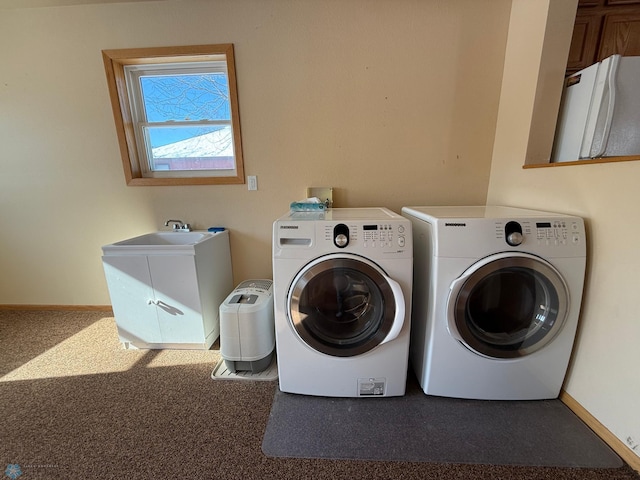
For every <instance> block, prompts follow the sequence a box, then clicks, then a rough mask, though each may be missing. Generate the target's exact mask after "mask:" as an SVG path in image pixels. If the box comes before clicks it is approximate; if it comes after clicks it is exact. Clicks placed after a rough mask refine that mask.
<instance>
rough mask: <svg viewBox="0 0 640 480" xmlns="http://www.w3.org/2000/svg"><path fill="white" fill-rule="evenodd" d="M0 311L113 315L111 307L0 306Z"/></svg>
mask: <svg viewBox="0 0 640 480" xmlns="http://www.w3.org/2000/svg"><path fill="white" fill-rule="evenodd" d="M0 310H29V311H36V310H42V311H57V312H69V311H78V312H109V313H111V314H113V310H112V309H111V305H26V304H15V305H0Z"/></svg>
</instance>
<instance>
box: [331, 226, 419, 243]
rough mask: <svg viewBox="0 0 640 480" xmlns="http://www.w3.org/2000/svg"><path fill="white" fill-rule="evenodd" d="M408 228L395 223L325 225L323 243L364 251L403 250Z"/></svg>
mask: <svg viewBox="0 0 640 480" xmlns="http://www.w3.org/2000/svg"><path fill="white" fill-rule="evenodd" d="M407 230H408V228H407V227H406V226H405V225H403V224H399V223H397V222H389V223H364V224H360V223H357V224H356V223H338V224H333V225H332V224H327V225H325V235H324V238H325V241H331V242H332V243H333V244H334V245H335V246H336V247H338V248H346V247H348V246H359V247H362V248H366V249H392V250H395V249H397V248H404V247H405V246H406V244H407V234H410V231H407Z"/></svg>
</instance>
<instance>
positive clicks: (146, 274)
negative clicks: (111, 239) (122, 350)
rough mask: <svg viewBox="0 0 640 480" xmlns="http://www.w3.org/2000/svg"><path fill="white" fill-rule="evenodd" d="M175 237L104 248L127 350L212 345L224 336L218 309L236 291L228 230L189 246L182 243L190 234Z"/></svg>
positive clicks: (121, 336) (110, 286)
mask: <svg viewBox="0 0 640 480" xmlns="http://www.w3.org/2000/svg"><path fill="white" fill-rule="evenodd" d="M171 234H172V235H176V236H179V235H184V234H183V233H180V232H176V233H173V232H171ZM138 238H143V237H138ZM175 238H176V240H178V241H177V242H175V243H171V244H163V245H158V244H149V245H144V244H141V242H140V241H139V240H138V241H131V240H128V241H122V242H117V243H114V244H112V245H106V246H104V247H102V250H103V256H102V263H103V266H104V271H105V276H106V279H107V286H108V288H109V295H110V297H111V304H112V308H113V313H114V316H115V319H116V325H117V327H118V336H119V338H120V341H121V342H122V343H123V344H124V346H125V347H126V348H154V349H155V348H180V349H209V348H210V347H211V345H212V344H213V342H214V341H215V340H216V339H217V338H218V336H219V334H220V322H219V307H220V304H221V303H222V302H224V300H225V298H226V297H227V295H228V294H229V292H231V291H232V290H233V278H232V271H231V252H230V247H229V232H228V231H224V232H219V233H204V234H203V235H202V236H201V237H199V239H198V240H197V241H195V242H194V243H187V244H184V243H180V240H182V239H186V237H182V238H178V237H175Z"/></svg>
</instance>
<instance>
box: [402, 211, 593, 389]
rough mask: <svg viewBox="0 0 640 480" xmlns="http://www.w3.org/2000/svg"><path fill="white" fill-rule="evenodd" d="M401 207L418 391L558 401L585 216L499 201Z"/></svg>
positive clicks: (579, 284)
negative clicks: (409, 256) (406, 222)
mask: <svg viewBox="0 0 640 480" xmlns="http://www.w3.org/2000/svg"><path fill="white" fill-rule="evenodd" d="M402 214H403V216H405V217H407V218H409V219H410V220H411V222H412V226H413V237H414V257H415V262H414V273H415V276H414V284H413V287H414V288H413V292H414V294H413V314H412V332H411V349H410V358H411V364H412V366H413V369H414V371H415V373H416V376H417V378H418V381H419V382H420V385H421V386H422V389H423V390H424V392H425V393H426V394H430V395H438V396H446V397H456V398H470V399H483V400H538V399H550V398H556V397H557V396H558V394H559V392H560V389H561V387H562V383H563V381H564V377H565V375H566V371H567V366H568V363H569V358H570V356H571V351H572V348H573V343H574V339H575V334H576V327H577V325H578V316H579V312H580V304H581V300H582V289H583V285H584V275H585V263H586V239H585V229H584V223H583V220H582V219H581V218H579V217H575V216H570V215H561V214H556V213H549V212H541V211H535V210H525V209H519V208H512V207H500V206H471V207H404V208H403V209H402Z"/></svg>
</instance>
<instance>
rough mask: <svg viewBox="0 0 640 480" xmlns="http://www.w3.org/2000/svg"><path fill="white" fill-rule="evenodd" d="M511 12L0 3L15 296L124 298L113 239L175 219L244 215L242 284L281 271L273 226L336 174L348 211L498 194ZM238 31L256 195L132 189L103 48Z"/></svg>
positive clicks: (233, 224) (332, 1)
mask: <svg viewBox="0 0 640 480" xmlns="http://www.w3.org/2000/svg"><path fill="white" fill-rule="evenodd" d="M59 1H60V3H67V4H68V3H78V2H77V1H75V0H73V1H70V0H69V1H68V0H59ZM49 3H51V2H49ZM88 3H95V2H94V1H91V2H88ZM35 4H42V2H35ZM509 11H510V1H509V0H501V1H495V0H485V1H477V0H458V1H456V2H450V1H448V0H432V1H423V0H346V1H344V0H323V1H317V0H286V1H285V0H216V1H207V2H204V1H196V0H193V1H192V0H184V1H172V0H167V1H159V2H138V3H111V4H102V5H100V4H93V5H71V6H62V7H51V8H19V9H3V10H0V45H2V48H0V65H2V68H1V69H0V111H1V112H2V114H1V115H0V145H2V149H1V150H0V155H1V156H2V160H1V163H2V172H1V174H0V218H1V222H2V228H0V245H2V250H3V251H2V255H0V304H58V305H61V304H81V305H87V304H108V303H109V297H108V293H107V289H106V283H105V281H104V277H103V272H102V265H101V261H100V255H101V250H100V247H101V246H102V245H104V244H108V243H111V242H113V241H117V240H121V239H124V238H128V237H130V236H133V235H136V234H141V233H145V232H148V231H153V230H156V229H159V228H160V227H161V226H162V224H163V223H164V220H166V219H168V218H180V219H183V220H184V221H188V222H190V223H192V224H194V225H195V226H196V227H197V228H207V227H209V226H212V225H223V226H226V227H228V228H229V229H230V231H231V238H232V255H233V267H234V281H235V282H236V283H237V282H239V281H241V280H244V279H247V278H256V277H269V278H270V277H271V225H272V222H273V220H275V219H276V218H277V217H278V216H280V215H283V214H284V213H286V212H287V210H288V207H289V204H290V203H291V202H292V201H294V200H298V199H300V198H303V197H304V196H305V192H306V187H308V186H333V187H334V189H335V199H336V204H337V206H341V207H353V206H387V207H390V208H392V209H395V210H399V209H400V208H401V207H402V206H403V205H407V204H429V203H432V204H434V203H435V204H448V203H454V204H465V203H483V202H484V201H485V198H486V192H487V185H488V181H489V170H490V164H491V150H492V146H493V139H494V134H495V122H496V118H497V107H498V99H499V93H500V82H501V76H502V64H503V59H504V46H505V42H506V35H507V27H508V21H509ZM224 42H232V43H234V44H235V53H236V67H237V73H238V90H239V102H240V117H241V123H242V135H243V148H244V153H245V171H246V173H247V174H248V175H257V177H258V186H259V189H258V191H255V192H253V191H251V192H250V191H248V190H247V187H246V185H242V186H197V187H193V186H192V187H127V186H126V185H125V182H124V176H123V173H122V167H121V163H120V162H121V160H120V157H119V151H118V144H117V140H116V134H115V129H114V125H113V117H112V113H111V110H110V104H109V98H108V93H107V87H106V81H105V75H104V68H103V65H102V58H101V53H100V51H101V50H102V49H112V48H129V47H147V46H167V45H188V44H205V43H224ZM163 228H164V227H163Z"/></svg>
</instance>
